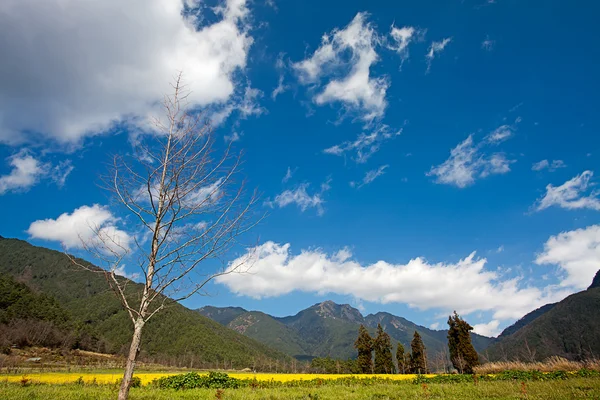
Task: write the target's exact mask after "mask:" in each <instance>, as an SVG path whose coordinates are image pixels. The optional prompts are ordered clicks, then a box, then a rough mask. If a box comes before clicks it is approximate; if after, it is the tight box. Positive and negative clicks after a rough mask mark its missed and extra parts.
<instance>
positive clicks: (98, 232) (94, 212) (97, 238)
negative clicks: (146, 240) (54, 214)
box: [27, 204, 132, 253]
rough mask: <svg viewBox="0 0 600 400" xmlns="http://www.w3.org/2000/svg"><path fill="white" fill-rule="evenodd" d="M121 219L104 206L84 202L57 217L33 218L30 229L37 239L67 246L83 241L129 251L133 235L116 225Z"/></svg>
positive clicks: (81, 244) (107, 249)
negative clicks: (84, 204) (36, 219)
mask: <svg viewBox="0 0 600 400" xmlns="http://www.w3.org/2000/svg"><path fill="white" fill-rule="evenodd" d="M117 222H118V219H117V218H116V217H115V216H114V215H113V214H112V213H111V212H110V211H109V210H108V208H107V207H105V206H100V205H98V204H94V205H92V206H81V207H79V208H77V209H75V210H74V211H73V212H72V213H70V214H69V213H64V214H61V215H60V216H59V217H58V218H56V219H50V218H49V219H44V220H38V221H35V222H33V223H32V224H31V225H30V226H29V229H28V230H27V233H28V234H29V236H31V237H32V238H34V239H42V240H51V241H57V242H60V243H61V244H62V245H63V246H64V247H65V248H67V249H81V248H83V247H84V244H86V245H87V246H94V247H96V248H98V249H99V250H100V251H102V252H106V253H108V252H111V251H116V252H118V253H121V252H123V251H129V249H130V244H131V242H132V237H131V236H130V235H129V234H128V233H127V232H125V231H123V230H121V229H119V228H118V227H117Z"/></svg>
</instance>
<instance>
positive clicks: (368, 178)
mask: <svg viewBox="0 0 600 400" xmlns="http://www.w3.org/2000/svg"><path fill="white" fill-rule="evenodd" d="M388 167H389V165H382V166H381V167H379V168H377V169H372V170H370V171H367V173H366V174H365V176H364V177H363V179H362V181H360V182H354V181H352V182H350V186H352V187H356V188H357V189H360V188H361V187H363V186H365V185H368V184H369V183H371V182H373V181H374V180H375V179H377V178H378V177H380V176H381V175H383V174H385V170H386V169H387V168H388Z"/></svg>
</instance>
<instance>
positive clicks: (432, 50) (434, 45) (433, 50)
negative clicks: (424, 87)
mask: <svg viewBox="0 0 600 400" xmlns="http://www.w3.org/2000/svg"><path fill="white" fill-rule="evenodd" d="M451 41H452V38H451V37H449V38H445V39H443V40H442V41H441V42H431V45H430V46H429V51H428V52H427V54H426V55H425V58H426V59H427V71H426V72H427V73H428V72H429V71H430V70H431V62H432V61H433V59H434V58H435V56H436V54H438V53H441V52H442V51H443V50H444V49H445V48H446V46H447V45H448V43H450V42H451Z"/></svg>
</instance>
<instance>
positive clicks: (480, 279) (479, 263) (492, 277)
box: [217, 241, 565, 320]
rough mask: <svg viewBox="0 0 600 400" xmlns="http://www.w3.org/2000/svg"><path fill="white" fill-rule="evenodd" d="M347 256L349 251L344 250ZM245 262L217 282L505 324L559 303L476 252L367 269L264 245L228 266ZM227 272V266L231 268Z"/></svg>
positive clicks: (260, 292) (261, 292)
mask: <svg viewBox="0 0 600 400" xmlns="http://www.w3.org/2000/svg"><path fill="white" fill-rule="evenodd" d="M345 251H346V252H348V250H347V249H346V250H345ZM241 262H247V264H246V265H247V266H248V272H249V273H242V274H229V275H224V276H221V277H219V278H217V282H219V283H221V284H224V285H226V286H227V287H228V288H229V290H231V291H232V292H233V293H235V294H238V295H244V296H250V297H253V298H257V299H259V298H265V297H277V296H282V295H285V294H288V293H291V292H294V291H300V292H307V293H318V294H319V295H324V294H328V293H334V294H339V295H352V296H354V297H355V298H357V299H360V300H364V301H370V302H380V303H404V304H408V305H409V306H411V307H415V308H418V309H422V310H424V309H439V310H441V311H444V312H451V311H452V310H456V311H458V312H460V313H461V314H464V315H466V314H469V313H472V312H475V311H492V315H493V319H496V320H507V319H516V318H520V317H522V316H523V315H524V314H525V313H527V312H529V311H531V310H533V309H535V308H537V307H540V306H541V305H543V304H547V303H548V302H551V301H556V300H557V298H562V297H560V296H564V295H565V293H564V292H562V291H561V292H559V293H554V292H552V291H549V290H541V289H538V288H536V287H533V286H523V285H521V282H520V281H519V280H518V279H508V280H502V279H501V277H500V276H499V275H497V273H495V272H491V271H487V270H486V269H485V268H484V267H485V264H486V259H485V258H476V257H475V253H472V254H471V255H469V256H468V257H466V258H464V259H462V260H459V261H458V262H456V263H430V262H428V261H426V260H425V259H423V258H415V259H412V260H410V261H409V262H408V263H406V264H391V263H388V262H385V261H378V262H376V263H373V264H369V265H361V264H360V263H358V262H356V261H353V260H351V259H350V257H349V254H348V253H345V256H344V257H343V258H341V259H340V258H339V257H337V256H333V257H332V256H329V255H328V254H326V253H324V252H322V251H321V250H318V249H317V250H303V251H302V252H300V254H297V255H293V254H291V252H290V245H289V244H284V245H280V244H277V243H274V242H270V241H269V242H266V243H264V244H262V245H260V246H257V247H256V248H253V249H249V250H248V254H245V255H244V256H242V257H240V258H239V259H237V260H234V261H232V263H231V264H230V265H231V266H235V265H238V264H239V263H241ZM230 268H231V267H230Z"/></svg>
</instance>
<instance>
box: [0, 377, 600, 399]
mask: <svg viewBox="0 0 600 400" xmlns="http://www.w3.org/2000/svg"><path fill="white" fill-rule="evenodd" d="M0 393H2V395H1V397H2V399H7V400H21V399H22V400H25V399H27V400H36V399H40V400H42V399H44V400H45V399H64V400H104V399H114V398H116V394H117V388H116V387H114V386H112V385H72V384H62V385H59V384H54V385H27V386H21V385H20V384H15V383H6V382H2V383H0ZM130 398H131V399H132V400H171V399H173V400H180V399H181V400H187V399H189V400H191V399H211V400H213V399H231V400H259V399H261V400H263V399H265V400H266V399H269V400H283V399H297V400H301V399H306V400H316V399H318V400H329V399H332V400H333V399H350V400H352V399H379V400H385V399H390V400H391V399H398V400H399V399H457V400H458V399H461V400H462V399H465V400H469V399H496V400H503V399H540V400H542V399H544V400H554V399H556V400H559V399H561V400H562V399H600V379H597V378H573V379H569V380H556V381H534V382H519V381H514V382H513V381H497V382H480V383H478V384H474V383H451V384H413V383H411V381H404V382H402V383H394V384H376V385H372V386H360V385H356V386H322V387H315V388H300V387H299V388H269V389H252V388H243V389H225V390H215V389H190V390H179V391H177V390H172V389H156V388H152V387H149V386H146V387H141V388H133V389H132V390H131V395H130Z"/></svg>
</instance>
